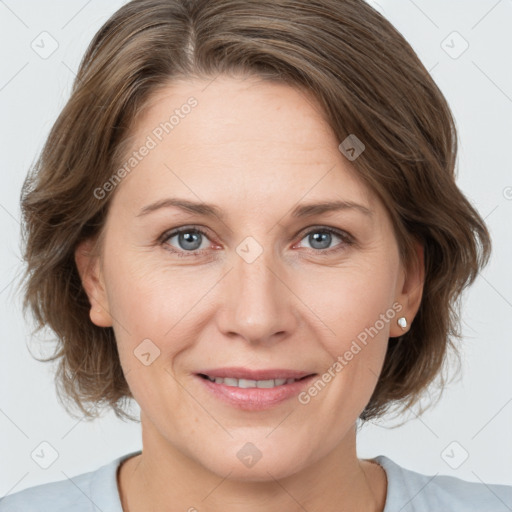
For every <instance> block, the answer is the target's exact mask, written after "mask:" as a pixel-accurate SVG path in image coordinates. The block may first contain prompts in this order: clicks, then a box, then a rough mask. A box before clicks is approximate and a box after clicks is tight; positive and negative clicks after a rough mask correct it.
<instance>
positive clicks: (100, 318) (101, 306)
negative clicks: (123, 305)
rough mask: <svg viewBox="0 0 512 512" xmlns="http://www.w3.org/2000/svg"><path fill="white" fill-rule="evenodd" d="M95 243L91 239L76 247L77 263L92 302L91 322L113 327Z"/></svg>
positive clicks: (100, 325) (99, 325) (86, 291)
mask: <svg viewBox="0 0 512 512" xmlns="http://www.w3.org/2000/svg"><path fill="white" fill-rule="evenodd" d="M94 245H95V241H94V240H91V239H87V240H84V241H83V242H81V243H80V244H79V245H78V246H77V248H76V249H75V263H76V267H77V269H78V273H79V275H80V279H81V281H82V286H83V287H84V290H85V293H86V294H87V297H88V298H89V302H90V304H91V309H90V312H89V316H90V318H91V322H92V323H93V324H95V325H97V326H98V327H111V326H112V318H111V316H110V313H109V305H108V299H107V293H106V288H105V282H104V280H103V275H102V272H101V265H100V259H99V257H98V256H97V255H96V254H95V253H94Z"/></svg>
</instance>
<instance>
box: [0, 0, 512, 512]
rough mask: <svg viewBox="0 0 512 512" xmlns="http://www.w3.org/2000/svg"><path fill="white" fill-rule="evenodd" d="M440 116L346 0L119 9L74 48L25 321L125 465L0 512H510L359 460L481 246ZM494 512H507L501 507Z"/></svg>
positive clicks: (38, 210)
mask: <svg viewBox="0 0 512 512" xmlns="http://www.w3.org/2000/svg"><path fill="white" fill-rule="evenodd" d="M456 151H457V146H456V133H455V127H454V123H453V119H452V116H451V113H450V110H449V107H448V105H447V103H446V101H445V99H444V98H443V96H442V94H441V92H440V91H439V89H438V88H437V86H436V85H435V83H434V82H433V80H432V79H431V77H430V76H429V75H428V73H427V72H426V70H425V68H424V67H423V65H422V64H421V62H420V61H419V59H418V58H417V56H416V55H415V53H414V51H413V50H412V49H411V47H410V46H409V45H408V43H407V42H406V41H405V40H404V39H403V38H402V36H401V35H400V34H399V33H398V32H397V31H396V30H395V29H394V28H393V27H392V26H391V25H390V23H389V22H387V21H386V20H385V19H384V18H383V17H382V16H380V15H379V14H378V13H377V12H376V11H374V10H373V9H372V8H371V7H369V6H368V5H367V4H365V3H364V2H363V1H362V0H349V1H335V0H321V1H320V0H315V1H309V0H308V1H305V0H302V1H298V0H278V1H275V0H274V1H259V0H258V1H252V0H216V1H215V2H208V1H206V0H196V1H192V0H189V1H187V0H135V1H132V2H130V3H128V4H126V5H125V6H123V7H122V8H121V9H119V11H118V12H116V13H115V14H114V15H113V16H112V18H111V19H110V20H108V21H107V23H106V24H105V25H104V26H103V27H102V29H101V30H100V31H99V32H98V34H97V35H96V36H95V38H94V40H93V41H92V43H91V45H90V47H89V49H88V51H87V52H86V55H85V56H84V59H83V62H82V64H81V66H80V70H79V72H78V75H77V79H76V82H75V85H74V89H73V91H72V96H71V98H70V100H69V102H68V104H67V105H66V106H65V108H64V109H63V112H62V114H61V115H60V117H59V119H58V120H57V122H56V123H55V125H54V127H53V129H52V131H51V133H50V135H49V138H48V141H47V143H46V146H45V147H44V149H43V152H42V154H41V157H40V159H39V161H38V162H37V164H36V166H35V168H34V170H33V172H32V173H31V175H30V176H29V178H28V179H27V181H26V183H25V186H24V190H23V196H22V208H23V213H24V228H25V241H26V251H25V257H26V261H27V275H26V289H25V293H26V295H25V306H26V307H28V308H30V309H31V310H32V311H33V312H34V314H35V316H36V318H37V320H38V321H39V325H40V326H41V327H43V326H46V325H47V326H50V327H51V328H52V329H53V330H54V331H55V333H56V334H57V336H58V338H59V340H60V342H61V344H60V351H59V352H58V353H57V354H55V356H54V358H53V359H56V358H58V359H59V363H60V366H59V372H58V379H59V383H60V384H61V386H62V390H63V391H64V393H63V396H65V397H66V396H67V397H69V398H70V400H71V401H72V402H73V403H75V404H76V405H77V406H78V407H79V408H80V409H81V410H82V412H83V413H84V414H88V415H89V416H92V413H90V412H89V411H88V409H87V407H86V405H87V404H92V405H94V406H96V405H108V406H110V407H112V408H113V410H114V411H115V412H116V414H117V415H118V416H120V417H122V416H125V417H128V415H127V413H126V411H125V410H124V409H123V403H124V401H126V400H129V399H131V398H133V399H134V400H135V401H136V402H137V403H138V404H139V406H140V409H141V418H140V419H141V425H142V440H143V449H142V451H140V452H135V453H130V454H126V455H125V456H123V457H120V458H118V459H116V460H114V461H112V462H111V463H110V464H107V465H105V466H103V467H101V468H99V469H98V470H96V471H93V472H91V473H86V474H82V475H79V476H77V477H74V478H73V482H71V481H69V480H66V481H61V482H54V483H50V484H44V485H41V486H37V487H33V488H30V489H26V490H23V491H21V492H18V493H15V494H12V495H9V496H7V497H5V498H4V499H3V500H2V501H0V510H1V511H10V510H18V509H22V510H52V511H55V510H73V511H78V510H84V511H85V510H91V508H92V509H95V510H96V509H99V510H114V511H118V512H120V511H130V512H134V511H139V510H140V511H143V510H189V511H193V510H199V511H203V510H208V511H217V510H224V511H225V510H237V511H240V510H262V509H264V510H267V511H269V510H270V511H272V510H309V511H313V510H332V511H334V510H336V511H341V510H347V511H349V510H350V511H352V510H357V511H379V512H382V511H384V512H392V511H395V510H404V511H405V510H417V511H420V510H421V511H426V510H436V511H437V510H465V511H470V510H479V511H481V510H506V508H504V507H507V506H508V507H509V508H510V507H511V506H512V497H511V491H512V488H511V487H509V486H503V485H497V484H490V483H486V484H483V483H481V484H480V483H471V482H465V481H463V480H461V479H458V478H454V477H448V476H438V477H435V478H433V477H432V476H428V475H421V474H419V473H415V472H413V471H411V470H408V469H406V468H403V467H401V466H399V465H398V464H397V463H395V462H394V461H392V460H391V459H389V458H388V457H385V456H383V455H381V456H378V457H375V458H374V459H359V458H358V457H357V454H356V432H357V428H356V423H357V421H358V420H363V421H367V420H369V419H373V418H377V417H379V416H381V415H383V414H384V413H385V412H386V411H387V410H388V409H389V408H390V406H391V405H393V404H400V405H401V406H402V407H403V409H404V410H405V409H407V408H408V407H410V406H412V405H413V404H415V403H417V402H418V400H419V399H420V397H421V395H422V393H423V392H424V391H425V390H426V389H427V387H428V385H429V384H430V383H431V382H432V381H433V380H434V378H435V377H436V376H438V374H439V373H440V370H441V367H442V363H443V361H444V359H445V357H446V354H447V351H448V347H449V346H451V347H452V348H454V347H453V345H452V341H451V339H450V338H449V335H454V333H455V335H457V329H456V327H457V322H458V317H457V314H456V311H455V309H454V305H455V304H456V300H457V298H458V297H459V296H460V294H461V292H462V290H463V289H464V288H465V287H466V286H468V285H469V284H471V283H472V282H473V281H474V279H475V277H476V275H477V273H478V271H479V270H480V269H481V268H482V267H483V266H484V265H485V264H486V262H487V260H488V258H489V253H490V238H489V233H488V231H487V229H486V227H485V224H484V222H483V220H482V218H481V217H480V216H479V214H478V212H477V211H476V210H475V209H474V208H473V207H472V206H471V204H470V203H469V202H468V200H467V199H466V198H465V197H464V195H463V194H462V192H461V191H460V190H459V189H458V188H457V186H456V183H455V177H454V166H455V159H456ZM500 507H501V508H500Z"/></svg>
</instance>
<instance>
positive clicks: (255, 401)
mask: <svg viewBox="0 0 512 512" xmlns="http://www.w3.org/2000/svg"><path fill="white" fill-rule="evenodd" d="M196 377H197V378H198V379H199V380H200V381H201V382H202V383H203V385H204V386H205V387H206V389H207V390H208V391H209V392H210V393H212V394H213V395H214V396H215V397H217V398H219V399H220V400H222V401H223V402H225V403H227V404H229V405H231V406H233V407H237V408H239V409H244V410H246V411H261V410H264V409H269V408H271V407H273V406H275V405H277V404H279V403H281V402H283V401H285V400H287V399H289V398H291V397H293V396H296V395H298V394H299V393H300V392H301V391H302V390H303V389H304V388H305V387H307V386H309V384H310V382H311V381H312V380H313V378H314V377H315V375H310V376H309V377H306V378H305V379H302V380H299V381H295V382H292V383H290V384H283V385H282V386H276V387H274V388H237V387H235V386H227V385H226V384H217V383H215V382H212V381H211V380H209V379H205V378H203V377H200V376H199V375H196Z"/></svg>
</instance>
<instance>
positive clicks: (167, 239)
mask: <svg viewBox="0 0 512 512" xmlns="http://www.w3.org/2000/svg"><path fill="white" fill-rule="evenodd" d="M333 237H334V238H339V239H340V240H341V243H338V244H336V245H335V246H334V247H333V248H330V247H329V246H330V245H331V243H332V241H333ZM173 239H175V240H174V242H173ZM207 240H209V239H208V236H207V234H206V232H205V231H203V230H201V229H199V228H197V227H186V226H185V227H182V228H179V229H175V230H172V231H168V232H166V233H164V234H163V235H162V236H161V238H160V243H161V244H162V245H164V248H165V249H166V250H168V251H171V252H173V253H174V254H176V255H177V256H179V257H188V256H199V255H201V254H202V253H203V252H204V251H205V250H206V249H207V248H208V242H207ZM302 240H307V241H308V243H309V244H310V249H311V250H312V251H313V252H314V253H317V254H330V253H332V252H336V251H340V250H343V249H344V248H346V247H347V246H350V245H353V244H354V239H353V238H352V236H351V235H349V234H348V233H346V232H344V231H340V230H337V229H333V228H329V227H325V226H321V227H315V228H314V229H310V230H309V231H307V232H306V233H305V235H303V237H302V239H301V241H302Z"/></svg>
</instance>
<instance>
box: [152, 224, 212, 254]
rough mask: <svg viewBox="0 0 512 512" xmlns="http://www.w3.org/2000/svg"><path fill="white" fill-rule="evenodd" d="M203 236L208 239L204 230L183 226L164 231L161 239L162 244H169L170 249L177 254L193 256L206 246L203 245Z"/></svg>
mask: <svg viewBox="0 0 512 512" xmlns="http://www.w3.org/2000/svg"><path fill="white" fill-rule="evenodd" d="M173 238H175V239H176V240H175V242H174V244H173V243H171V241H172V239H173ZM205 238H206V239H208V237H207V236H206V233H205V232H204V231H202V230H200V229H197V228H187V227H184V228H180V229H175V230H174V231H171V232H168V233H164V235H163V236H162V240H161V241H162V243H163V244H165V245H168V246H171V247H172V249H170V250H171V251H172V252H175V253H177V254H178V256H193V255H196V254H200V253H201V252H202V251H203V250H204V249H205V247H207V245H206V246H204V245H203V242H204V239H205ZM175 244H176V245H175ZM183 253H185V254H183Z"/></svg>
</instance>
